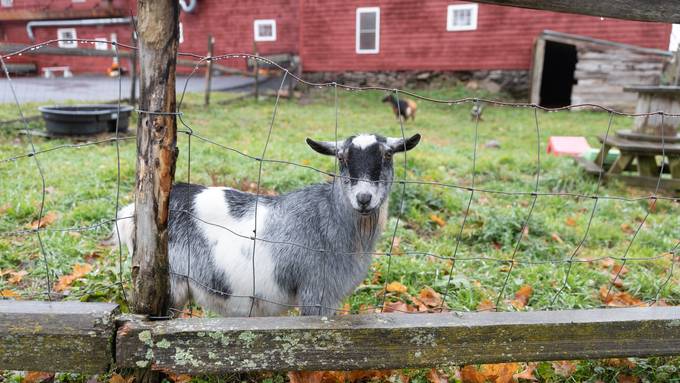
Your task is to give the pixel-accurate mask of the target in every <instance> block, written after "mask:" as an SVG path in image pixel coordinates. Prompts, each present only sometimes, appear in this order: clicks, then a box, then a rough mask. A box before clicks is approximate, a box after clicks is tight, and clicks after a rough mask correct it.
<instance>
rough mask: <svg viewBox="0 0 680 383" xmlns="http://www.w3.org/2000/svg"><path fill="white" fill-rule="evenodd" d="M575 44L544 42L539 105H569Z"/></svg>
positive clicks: (550, 106)
mask: <svg viewBox="0 0 680 383" xmlns="http://www.w3.org/2000/svg"><path fill="white" fill-rule="evenodd" d="M576 61H577V56H576V46H574V45H571V44H563V43H558V42H554V41H546V42H545V55H544V57H543V73H542V75H541V92H540V105H541V106H544V107H547V108H559V107H562V106H567V105H571V90H572V88H573V86H574V84H576V79H575V78H574V71H575V70H576Z"/></svg>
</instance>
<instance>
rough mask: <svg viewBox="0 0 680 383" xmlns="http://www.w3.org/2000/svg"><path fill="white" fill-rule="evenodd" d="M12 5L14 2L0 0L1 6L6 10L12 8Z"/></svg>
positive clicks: (11, 0)
mask: <svg viewBox="0 0 680 383" xmlns="http://www.w3.org/2000/svg"><path fill="white" fill-rule="evenodd" d="M12 3H14V1H13V0H0V5H1V6H2V7H4V8H10V7H11V6H12Z"/></svg>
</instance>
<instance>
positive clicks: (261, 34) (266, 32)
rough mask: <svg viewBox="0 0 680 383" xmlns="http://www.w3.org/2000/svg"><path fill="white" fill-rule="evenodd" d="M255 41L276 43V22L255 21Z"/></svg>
mask: <svg viewBox="0 0 680 383" xmlns="http://www.w3.org/2000/svg"><path fill="white" fill-rule="evenodd" d="M254 26H255V41H276V20H271V19H269V20H255V24H254Z"/></svg>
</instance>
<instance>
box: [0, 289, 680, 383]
mask: <svg viewBox="0 0 680 383" xmlns="http://www.w3.org/2000/svg"><path fill="white" fill-rule="evenodd" d="M117 314H118V309H117V307H116V305H113V304H104V303H80V302H59V303H50V302H15V301H0V369H11V370H48V371H70V372H82V373H101V372H105V371H107V370H108V369H109V367H110V366H111V365H112V364H113V363H114V362H115V364H116V366H118V367H134V368H146V367H150V368H151V369H153V370H160V371H173V372H181V373H189V374H211V373H215V374H217V373H225V372H235V371H257V370H324V369H332V370H352V369H368V368H370V369H375V368H411V367H413V368H415V367H431V366H442V365H461V364H473V363H494V362H507V361H537V360H559V359H586V358H587V359H597V358H609V357H632V356H635V357H644V356H663V355H680V307H650V308H623V309H598V310H565V311H542V312H516V313H508V312H503V313H493V312H489V313H442V314H417V315H414V314H374V315H348V316H335V317H329V318H322V317H269V318H250V319H248V320H243V319H242V318H220V319H177V320H172V321H146V320H144V319H143V318H142V317H140V316H118V315H117Z"/></svg>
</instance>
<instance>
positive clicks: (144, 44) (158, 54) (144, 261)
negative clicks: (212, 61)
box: [132, 0, 179, 317]
mask: <svg viewBox="0 0 680 383" xmlns="http://www.w3.org/2000/svg"><path fill="white" fill-rule="evenodd" d="M178 16H179V6H178V3H177V1H176V0H139V1H138V2H137V26H138V36H137V37H138V40H139V52H140V63H141V65H140V98H139V110H140V114H139V121H138V124H137V184H136V190H135V249H134V256H133V258H132V279H133V289H134V291H133V297H134V302H133V309H134V312H135V313H137V314H145V315H149V316H161V317H162V316H166V315H167V311H168V305H169V284H168V236H167V235H168V232H167V224H168V202H169V200H170V188H171V186H172V182H173V179H174V176H175V159H176V157H177V147H176V141H177V121H176V116H175V114H174V112H175V107H176V106H175V65H176V55H177V35H178Z"/></svg>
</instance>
